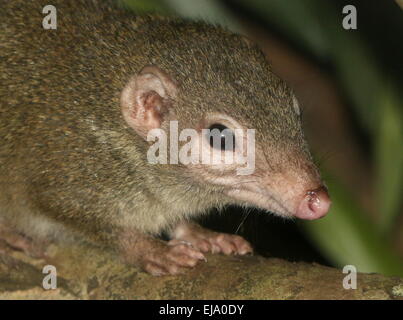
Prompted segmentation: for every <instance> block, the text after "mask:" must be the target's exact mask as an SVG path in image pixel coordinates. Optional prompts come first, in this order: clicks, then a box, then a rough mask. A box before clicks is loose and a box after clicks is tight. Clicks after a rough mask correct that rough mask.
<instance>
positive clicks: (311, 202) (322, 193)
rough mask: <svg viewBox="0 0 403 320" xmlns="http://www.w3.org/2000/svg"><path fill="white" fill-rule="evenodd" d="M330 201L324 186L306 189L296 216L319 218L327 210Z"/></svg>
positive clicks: (311, 218) (310, 218)
mask: <svg viewBox="0 0 403 320" xmlns="http://www.w3.org/2000/svg"><path fill="white" fill-rule="evenodd" d="M331 203H332V202H331V201H330V198H329V194H328V193H327V189H326V187H320V188H318V189H315V190H311V191H308V192H307V193H306V195H305V197H304V199H303V200H302V201H301V204H300V205H299V207H298V210H297V213H296V216H297V217H298V218H300V219H307V220H314V219H319V218H321V217H323V216H324V215H325V214H326V213H327V212H328V211H329V208H330V205H331Z"/></svg>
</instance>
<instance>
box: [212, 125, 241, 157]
mask: <svg viewBox="0 0 403 320" xmlns="http://www.w3.org/2000/svg"><path fill="white" fill-rule="evenodd" d="M209 130H210V134H209V139H210V140H209V141H210V146H211V147H212V148H215V149H221V150H223V151H224V150H226V151H227V150H231V151H234V150H235V135H234V132H233V131H232V130H231V129H229V128H228V127H226V126H224V125H222V124H219V123H215V124H213V125H211V126H210V128H209Z"/></svg>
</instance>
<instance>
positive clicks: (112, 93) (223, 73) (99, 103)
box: [0, 0, 330, 275]
mask: <svg viewBox="0 0 403 320" xmlns="http://www.w3.org/2000/svg"><path fill="white" fill-rule="evenodd" d="M0 3H1V8H2V10H1V12H0V16H1V19H0V21H1V26H2V28H1V32H0V44H1V47H0V79H1V86H0V113H1V117H0V138H1V145H0V235H1V236H2V237H3V238H4V239H6V241H8V243H9V244H10V245H14V246H16V247H17V246H19V247H21V248H22V249H29V248H30V243H31V242H27V241H28V240H27V241H25V240H23V239H28V238H30V239H32V241H33V242H38V243H39V242H41V241H69V240H70V239H80V238H81V237H82V238H83V239H87V240H89V241H92V242H94V243H97V244H99V245H102V246H105V247H108V248H110V249H112V250H115V251H116V252H118V253H119V254H120V256H121V257H123V258H124V260H125V261H127V263H130V264H134V265H137V266H140V267H142V268H143V269H144V270H146V271H147V272H149V273H151V274H154V275H163V274H178V273H180V272H183V270H185V268H187V267H193V266H195V265H196V264H197V263H198V262H199V261H200V260H203V259H204V253H205V252H208V251H211V252H216V253H217V252H221V253H224V254H246V253H250V252H251V251H252V248H251V246H250V244H249V243H248V242H247V241H246V240H244V239H243V238H241V237H239V236H236V235H229V234H220V233H215V232H212V231H209V230H205V229H203V228H202V227H200V226H198V225H195V224H193V223H192V222H190V219H191V218H192V217H194V216H196V215H200V214H203V213H205V212H207V211H208V210H209V209H210V208H213V207H222V206H225V205H227V204H239V205H243V206H255V207H259V208H263V209H265V210H267V211H271V212H274V213H276V214H278V215H281V216H283V217H294V216H296V217H299V218H303V219H316V218H319V217H322V216H323V215H325V214H326V213H327V211H328V209H329V206H330V199H329V196H328V193H327V191H326V188H325V187H324V184H323V182H322V180H321V178H320V175H319V172H318V169H317V168H316V166H315V165H314V164H313V162H312V158H311V155H310V153H309V151H308V146H307V143H306V141H305V139H304V135H303V131H302V127H301V119H300V112H299V107H298V104H297V102H296V99H295V97H294V95H293V93H292V90H291V89H290V88H289V87H288V86H287V85H286V83H284V81H282V80H281V79H280V78H279V77H277V76H276V75H274V74H273V72H272V71H271V67H270V65H269V64H268V63H267V62H266V60H265V58H264V56H263V54H262V53H261V51H260V50H259V49H258V48H257V47H256V46H255V45H253V44H251V43H250V42H249V41H247V40H245V38H244V37H242V36H240V35H235V34H232V33H230V32H228V31H226V30H223V29H222V28H219V27H214V26H209V25H207V24H204V23H201V22H187V21H183V20H179V19H172V18H162V17H156V16H144V17H143V16H141V17H139V16H136V15H134V14H133V13H130V12H126V11H124V10H122V9H119V8H118V7H117V6H115V4H114V3H113V2H109V1H95V0H93V1H90V0H88V1H86V0H75V1H72V2H70V1H61V0H60V1H59V0H57V1H53V2H52V4H53V5H54V6H55V7H56V8H57V19H58V20H57V22H58V25H57V30H44V29H43V28H42V19H43V17H44V15H43V14H42V8H43V7H44V6H45V5H47V4H48V3H47V1H41V0H35V1H7V0H0ZM171 121H177V122H178V125H179V130H183V129H186V128H193V129H195V130H196V131H197V132H198V136H197V137H196V138H197V139H199V142H200V141H202V140H203V139H207V138H206V137H205V136H203V134H202V133H201V129H203V128H211V127H219V128H228V129H229V130H230V132H231V130H235V129H236V128H238V129H245V130H246V129H250V128H253V129H255V170H254V172H253V173H252V174H250V175H238V174H236V169H237V168H238V165H237V164H230V165H227V164H219V165H208V164H192V163H191V164H186V165H185V164H182V163H178V164H152V163H150V162H149V161H148V160H147V150H149V147H150V141H147V133H148V132H149V131H150V130H152V129H156V128H157V129H158V128H162V129H167V131H169V130H168V126H169V124H170V122H171ZM207 146H208V147H210V148H213V146H209V145H207ZM222 151H223V152H238V151H237V150H222ZM161 230H168V232H169V234H170V237H171V240H170V241H169V242H164V241H162V240H159V239H157V238H156V237H155V235H156V234H158V233H160V232H161ZM19 236H21V238H19Z"/></svg>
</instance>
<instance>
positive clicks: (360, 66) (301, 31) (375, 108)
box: [127, 0, 403, 276]
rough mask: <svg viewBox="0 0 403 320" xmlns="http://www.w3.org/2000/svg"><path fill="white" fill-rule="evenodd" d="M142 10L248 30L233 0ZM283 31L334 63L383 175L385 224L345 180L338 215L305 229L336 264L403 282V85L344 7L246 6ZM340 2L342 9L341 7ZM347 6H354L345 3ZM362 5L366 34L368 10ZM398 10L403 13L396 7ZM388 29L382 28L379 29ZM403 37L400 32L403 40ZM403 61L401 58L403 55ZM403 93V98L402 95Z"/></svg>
mask: <svg viewBox="0 0 403 320" xmlns="http://www.w3.org/2000/svg"><path fill="white" fill-rule="evenodd" d="M127 2H129V3H130V4H131V8H133V9H134V10H136V11H141V12H144V11H147V12H149V11H155V10H156V11H158V12H161V13H166V14H172V13H176V14H178V15H181V16H185V17H187V18H202V19H203V20H205V21H209V22H212V23H215V24H221V25H225V26H226V27H228V28H229V29H232V30H233V31H238V32H239V31H240V30H241V28H240V24H239V23H238V22H237V21H236V19H234V16H233V15H231V14H230V13H229V12H227V11H226V10H225V6H224V5H223V3H224V4H225V3H226V2H229V1H223V2H220V1H219V0H216V1H214V0H160V1H158V0H153V1H150V0H130V1H129V0H128V1H127ZM234 2H235V3H238V4H241V5H242V6H243V7H245V8H247V9H248V11H249V12H252V13H254V14H256V16H258V17H259V19H260V20H263V21H266V22H268V23H269V25H272V26H274V27H275V28H276V29H277V30H280V31H281V34H282V35H284V36H285V37H286V38H287V39H288V40H290V39H291V41H292V43H293V45H296V46H297V47H298V48H300V49H302V50H303V51H305V52H308V53H309V55H310V56H311V57H313V59H315V60H317V61H324V62H326V63H330V64H331V65H332V67H333V70H334V71H335V75H336V78H337V81H338V85H339V86H340V87H341V88H342V90H343V91H344V92H345V93H346V96H347V97H348V100H349V105H350V106H352V107H353V108H354V113H355V114H356V116H357V119H358V121H359V124H360V126H361V127H362V129H363V130H364V131H365V134H366V135H368V136H369V137H370V143H371V149H373V150H374V159H373V160H372V162H373V164H374V167H375V169H376V172H377V173H376V175H377V179H376V191H377V192H376V195H377V197H378V199H377V201H376V203H377V204H378V208H377V210H378V211H379V212H381V213H382V214H380V215H379V221H372V220H371V219H370V218H369V216H370V215H369V214H368V213H366V212H364V210H363V209H362V208H360V206H359V205H358V203H356V201H355V200H354V199H352V198H351V197H350V196H349V195H348V194H347V192H346V189H345V188H343V186H342V183H341V182H340V181H338V179H337V177H333V179H331V180H330V181H329V182H328V186H329V189H330V190H331V196H332V200H333V206H332V209H331V214H329V215H328V216H327V217H325V218H323V219H321V220H319V221H314V222H307V223H306V222H304V223H303V226H304V228H305V230H306V232H307V233H308V234H309V236H310V237H311V238H312V239H314V241H315V244H316V245H317V246H318V247H319V248H320V249H321V250H322V252H323V254H324V255H325V256H326V257H328V258H329V259H330V260H331V261H332V262H333V263H334V264H335V265H338V266H344V265H347V264H352V265H355V266H356V267H357V269H358V270H359V271H361V272H379V273H383V274H388V275H400V276H403V264H402V261H401V260H400V259H399V257H398V254H397V253H396V252H394V251H393V249H392V246H391V239H392V238H393V235H395V234H396V232H402V230H401V229H400V230H399V229H398V230H396V228H395V225H396V222H397V219H398V216H399V214H400V213H401V210H402V197H401V196H402V190H403V143H402V142H403V108H402V92H401V89H402V88H401V87H399V86H401V83H399V81H397V80H396V78H394V79H393V78H392V77H389V76H388V74H385V72H384V71H383V66H382V64H379V61H378V60H377V59H376V58H375V57H374V56H373V55H372V52H371V49H370V48H369V46H368V43H366V41H365V40H363V39H362V38H361V37H360V36H359V34H357V33H356V32H354V31H352V32H343V29H342V28H341V20H342V18H343V15H342V12H341V8H342V7H341V6H340V3H341V2H342V1H338V2H337V1H336V2H333V1H321V0H303V1H302V0H238V1H235V0H234ZM336 3H337V4H338V5H339V6H337V5H336ZM345 4H347V3H345ZM349 4H354V5H356V6H357V11H358V21H359V22H358V26H359V28H360V20H359V14H360V11H359V10H360V5H365V4H362V2H357V1H350V3H349ZM396 10H399V7H398V6H397V5H396ZM379 28H381V26H379ZM402 31H403V30H396V36H397V38H399V34H400V41H401V35H402ZM400 54H401V53H400ZM399 90H400V91H399Z"/></svg>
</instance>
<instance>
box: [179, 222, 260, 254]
mask: <svg viewBox="0 0 403 320" xmlns="http://www.w3.org/2000/svg"><path fill="white" fill-rule="evenodd" d="M173 238H174V239H176V240H180V241H186V242H189V243H191V244H192V245H193V246H194V247H195V248H197V249H199V250H200V251H202V252H212V253H224V254H226V255H230V254H240V255H245V254H249V253H253V249H252V246H251V245H250V243H249V242H248V241H246V240H245V239H244V238H242V237H240V236H237V235H232V234H226V233H218V232H214V231H210V230H207V229H204V228H202V227H200V226H198V225H195V224H190V223H189V224H185V223H183V224H180V225H179V226H177V228H176V229H175V230H174V232H173Z"/></svg>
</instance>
